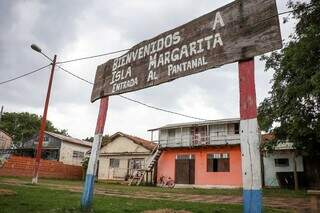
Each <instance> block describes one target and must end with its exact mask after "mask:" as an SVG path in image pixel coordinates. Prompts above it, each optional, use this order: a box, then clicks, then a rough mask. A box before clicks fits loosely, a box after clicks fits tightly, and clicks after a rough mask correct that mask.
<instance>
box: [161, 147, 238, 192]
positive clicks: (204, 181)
mask: <svg viewBox="0 0 320 213" xmlns="http://www.w3.org/2000/svg"><path fill="white" fill-rule="evenodd" d="M212 153H229V156H230V172H207V154H212ZM178 154H193V155H194V156H195V185H212V186H232V187H241V186H242V177H241V151H240V145H236V146H219V147H203V148H178V149H167V150H165V151H163V152H162V154H161V156H160V159H159V161H158V183H159V178H160V177H161V176H166V177H171V178H173V179H175V159H176V155H178Z"/></svg>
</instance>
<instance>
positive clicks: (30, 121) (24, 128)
mask: <svg viewBox="0 0 320 213" xmlns="http://www.w3.org/2000/svg"><path fill="white" fill-rule="evenodd" d="M40 124H41V117H40V116H38V115H36V114H31V113H28V112H20V113H17V112H5V113H4V114H3V116H2V120H1V122H0V129H2V130H4V131H6V132H7V133H9V135H10V136H11V137H12V138H13V142H14V144H15V145H17V146H20V145H22V142H23V141H24V140H25V139H28V138H30V137H32V136H33V135H34V134H37V133H38V132H39V129H40ZM46 131H50V132H55V133H58V134H62V135H66V136H68V132H67V130H66V129H62V130H59V129H57V128H56V127H54V126H53V124H52V122H51V121H48V120H47V123H46Z"/></svg>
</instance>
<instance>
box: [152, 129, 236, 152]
mask: <svg viewBox="0 0 320 213" xmlns="http://www.w3.org/2000/svg"><path fill="white" fill-rule="evenodd" d="M157 142H158V143H159V146H160V148H165V147H193V146H214V145H228V144H229V145H232V144H240V135H239V134H228V133H227V132H210V135H202V134H194V135H192V134H190V135H182V136H177V137H167V138H166V139H164V138H163V136H160V140H159V141H157Z"/></svg>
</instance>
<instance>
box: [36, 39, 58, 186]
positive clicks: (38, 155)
mask: <svg viewBox="0 0 320 213" xmlns="http://www.w3.org/2000/svg"><path fill="white" fill-rule="evenodd" d="M31 48H32V49H33V50H34V51H36V52H39V53H40V54H42V55H43V56H45V57H46V58H47V59H49V60H50V61H52V67H51V73H50V78H49V84H48V90H47V97H46V101H45V104H44V110H43V115H42V119H41V126H40V131H39V138H38V145H37V151H36V160H35V164H34V170H33V177H32V183H33V184H37V183H38V176H39V167H40V159H41V151H42V150H41V149H42V143H43V139H44V131H45V129H46V122H47V112H48V106H49V100H50V94H51V86H52V80H53V74H54V69H55V66H56V61H57V55H54V57H53V60H52V59H51V58H50V57H48V56H47V55H45V54H44V53H43V52H42V50H41V49H40V48H39V47H38V46H37V45H35V44H32V45H31Z"/></svg>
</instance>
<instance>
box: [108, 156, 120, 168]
mask: <svg viewBox="0 0 320 213" xmlns="http://www.w3.org/2000/svg"><path fill="white" fill-rule="evenodd" d="M119 164H120V159H116V158H111V159H110V167H111V168H119Z"/></svg>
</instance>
